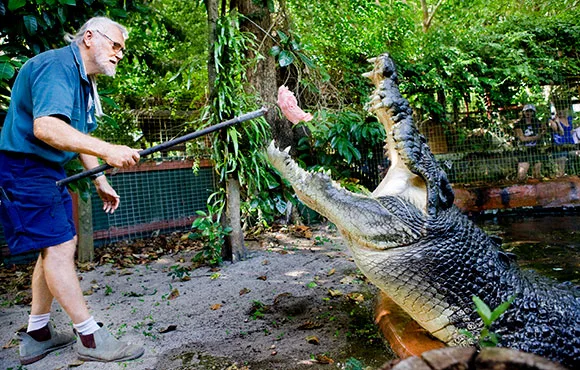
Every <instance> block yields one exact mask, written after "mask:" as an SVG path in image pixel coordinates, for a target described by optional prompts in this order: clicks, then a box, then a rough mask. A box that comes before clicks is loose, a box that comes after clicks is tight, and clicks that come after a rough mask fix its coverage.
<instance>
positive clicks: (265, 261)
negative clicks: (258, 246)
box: [262, 260, 270, 265]
mask: <svg viewBox="0 0 580 370" xmlns="http://www.w3.org/2000/svg"><path fill="white" fill-rule="evenodd" d="M269 264H270V261H268V260H263V261H262V265H269Z"/></svg>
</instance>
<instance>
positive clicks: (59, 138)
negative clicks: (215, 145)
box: [0, 17, 144, 364]
mask: <svg viewBox="0 0 580 370" xmlns="http://www.w3.org/2000/svg"><path fill="white" fill-rule="evenodd" d="M127 37H128V32H127V30H126V29H125V27H123V26H122V25H120V24H118V23H116V22H114V21H112V20H110V19H108V18H104V17H95V18H91V19H90V20H88V21H87V22H86V23H85V24H84V25H83V26H82V27H81V28H80V30H79V31H78V32H77V33H76V34H75V35H69V34H67V35H66V36H65V40H66V41H68V42H70V45H69V46H67V47H64V48H61V49H56V50H49V51H46V52H44V53H41V54H39V55H37V56H35V57H33V58H31V59H30V60H28V61H27V62H26V63H25V64H24V66H23V67H22V69H21V70H20V72H19V74H18V76H17V78H16V81H15V83H14V86H13V87H12V95H11V101H10V106H9V109H8V113H7V115H6V119H5V122H4V126H3V128H2V130H1V131H0V222H2V225H3V226H4V234H5V237H6V241H7V243H8V247H9V249H10V252H11V253H12V254H20V253H25V252H30V251H39V256H38V260H37V262H36V265H35V268H34V272H33V275H32V305H31V312H30V316H29V322H28V328H27V332H26V333H24V332H21V333H18V335H19V338H20V361H21V363H22V364H30V363H33V362H36V361H38V360H40V359H42V358H44V357H45V356H46V355H47V354H48V353H49V352H51V351H54V350H56V349H59V348H63V347H66V346H68V345H72V344H73V343H74V341H75V336H74V335H73V334H72V333H70V334H67V333H64V332H58V331H56V330H55V329H54V328H53V327H52V324H51V323H50V321H49V320H50V311H51V306H52V302H53V300H54V299H56V300H57V301H58V303H59V304H60V305H61V306H62V308H63V309H64V311H65V312H66V313H67V314H68V316H69V317H70V318H71V320H72V322H73V326H74V328H75V331H76V332H77V333H78V338H77V339H76V342H77V350H78V354H79V357H80V358H81V359H83V360H89V361H125V360H129V359H134V358H137V357H139V356H141V355H142V354H143V353H144V349H143V347H141V346H137V345H133V344H129V343H125V342H120V341H118V340H117V339H115V338H114V337H113V336H111V335H110V334H109V333H108V331H107V329H106V328H104V327H101V326H100V325H99V324H97V322H96V321H95V319H94V318H93V316H91V314H90V313H89V310H88V307H87V304H86V301H85V299H84V297H83V293H82V291H81V287H80V284H79V280H78V277H77V272H76V267H75V261H74V256H75V251H76V242H77V237H76V231H75V226H74V223H73V217H72V200H71V197H70V194H69V193H68V191H67V189H66V188H58V187H57V186H56V181H58V180H61V179H63V178H65V177H66V174H65V171H64V167H63V166H64V165H65V164H66V163H67V162H68V161H70V160H71V159H73V158H75V157H76V156H78V158H79V159H80V161H81V163H82V164H83V166H84V167H85V168H86V169H91V168H94V167H96V166H98V165H99V161H98V158H101V159H103V160H104V161H105V162H106V163H108V164H109V165H111V166H113V167H117V168H123V167H129V166H133V165H135V164H136V163H138V161H139V151H138V150H137V149H133V148H130V147H128V146H124V145H114V144H110V143H108V142H105V141H103V140H100V139H98V138H96V137H93V136H91V135H90V133H91V132H92V131H93V130H95V128H96V127H97V124H96V120H95V116H99V115H101V114H102V108H101V105H100V100H99V96H98V93H97V89H96V80H95V79H96V76H97V75H99V74H102V75H107V76H111V77H113V76H114V75H115V71H116V68H117V65H118V63H119V62H120V61H121V59H122V58H123V53H124V51H125V40H126V39H127ZM93 183H94V185H95V187H96V189H97V193H98V194H99V196H100V197H101V199H102V200H103V210H104V211H105V212H107V213H112V212H114V211H115V210H116V209H117V208H118V207H119V201H120V199H119V196H118V194H117V193H116V192H115V190H114V189H113V188H112V187H111V185H110V184H109V183H108V181H107V179H106V177H105V176H104V174H103V173H101V174H97V175H93Z"/></svg>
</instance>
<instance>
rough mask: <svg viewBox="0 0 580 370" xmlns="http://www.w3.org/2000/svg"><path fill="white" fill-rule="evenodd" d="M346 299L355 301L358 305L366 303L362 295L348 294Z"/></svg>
mask: <svg viewBox="0 0 580 370" xmlns="http://www.w3.org/2000/svg"><path fill="white" fill-rule="evenodd" d="M346 297H347V298H348V299H350V300H352V301H355V302H356V303H362V302H364V301H365V297H364V296H363V295H362V294H361V293H357V292H352V293H348V294H347V295H346Z"/></svg>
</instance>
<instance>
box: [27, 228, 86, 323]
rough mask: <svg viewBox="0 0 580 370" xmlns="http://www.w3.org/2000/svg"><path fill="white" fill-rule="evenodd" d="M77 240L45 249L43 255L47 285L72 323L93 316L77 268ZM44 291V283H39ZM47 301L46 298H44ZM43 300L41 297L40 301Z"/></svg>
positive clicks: (39, 286)
mask: <svg viewBox="0 0 580 370" xmlns="http://www.w3.org/2000/svg"><path fill="white" fill-rule="evenodd" d="M75 251H76V238H75V239H72V240H69V241H68V242H65V243H62V244H59V245H55V246H53V247H50V248H45V249H44V250H43V251H42V253H41V258H42V267H43V271H44V280H45V284H46V286H47V287H48V289H49V290H50V293H52V296H54V298H55V299H56V300H57V301H58V303H60V305H61V306H62V308H63V309H64V310H65V312H66V313H67V314H68V315H69V317H70V318H71V320H72V322H73V323H75V324H77V323H81V322H83V321H86V320H88V319H89V318H90V317H91V315H90V314H89V309H88V308H87V304H86V301H85V298H84V296H83V292H82V290H81V285H80V283H79V278H78V276H77V272H76V267H75V261H74V257H75ZM37 287H38V288H40V289H42V282H41V281H39V282H38V283H37ZM33 288H34V286H33ZM34 293H35V292H34V290H33V296H34ZM44 298H45V299H46V297H44ZM40 299H42V295H41V297H39V300H40Z"/></svg>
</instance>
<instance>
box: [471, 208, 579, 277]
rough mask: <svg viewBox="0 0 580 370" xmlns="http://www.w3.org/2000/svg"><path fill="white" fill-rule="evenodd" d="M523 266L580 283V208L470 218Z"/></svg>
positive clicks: (546, 274)
mask: <svg viewBox="0 0 580 370" xmlns="http://www.w3.org/2000/svg"><path fill="white" fill-rule="evenodd" d="M473 221H474V222H475V223H476V224H477V225H479V226H480V227H481V228H483V229H484V230H485V231H486V232H487V233H488V234H492V235H497V236H499V237H501V238H502V239H503V243H504V244H503V248H504V249H505V250H506V251H508V252H512V253H514V254H516V255H517V256H518V263H519V265H520V266H521V267H522V268H524V269H533V270H535V271H537V272H538V273H540V274H542V275H545V276H549V277H552V278H554V279H557V280H559V281H570V282H572V283H574V284H575V285H579V286H580V211H572V212H571V211H561V212H560V213H538V212H535V213H534V214H532V213H530V212H526V213H518V214H496V215H493V216H490V215H485V216H480V217H476V218H473Z"/></svg>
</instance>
